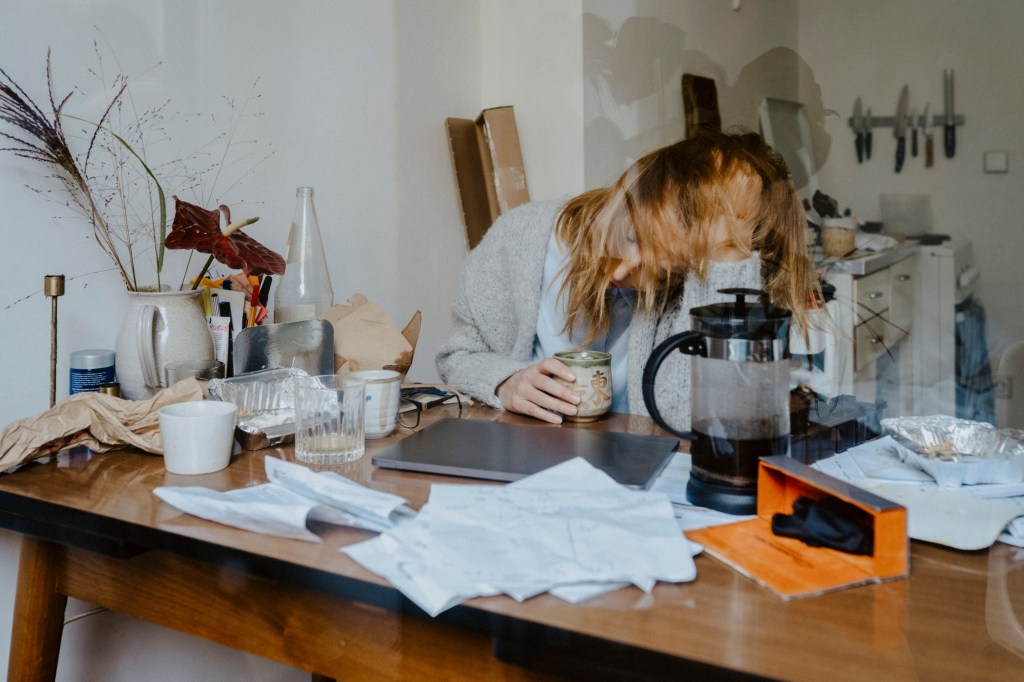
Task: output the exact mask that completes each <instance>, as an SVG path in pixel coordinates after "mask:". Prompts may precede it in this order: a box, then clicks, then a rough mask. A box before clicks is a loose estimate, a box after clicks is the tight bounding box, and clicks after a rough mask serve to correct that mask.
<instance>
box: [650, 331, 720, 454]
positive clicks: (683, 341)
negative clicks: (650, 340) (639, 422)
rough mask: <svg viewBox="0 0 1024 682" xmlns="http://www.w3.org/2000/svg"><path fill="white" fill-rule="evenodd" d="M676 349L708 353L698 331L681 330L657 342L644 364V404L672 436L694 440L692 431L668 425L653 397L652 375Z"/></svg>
mask: <svg viewBox="0 0 1024 682" xmlns="http://www.w3.org/2000/svg"><path fill="white" fill-rule="evenodd" d="M676 349H679V352H680V353H685V354H686V355H700V356H703V357H707V354H708V347H707V344H705V343H704V335H703V334H701V333H700V332H695V331H688V332H682V333H681V334H676V335H675V336H670V337H668V338H667V339H665V340H664V341H662V342H661V343H659V344H658V345H657V347H656V348H655V349H654V351H653V352H652V353H651V357H649V358H647V364H646V365H645V366H644V378H643V396H644V405H646V406H647V411H648V412H650V414H651V418H652V419H653V420H654V423H656V424H657V425H658V426H660V427H661V428H663V429H665V430H666V431H668V432H669V433H671V434H672V435H674V436H677V437H679V438H682V439H684V440H690V441H695V440H697V436H696V435H695V434H694V433H693V432H691V431H677V430H676V429H674V428H672V427H671V426H669V425H668V423H667V422H666V421H665V420H664V419H663V418H662V416H661V412H659V411H658V406H657V404H656V403H655V399H654V377H656V376H657V375H658V369H659V368H660V367H661V363H663V362H665V358H667V357H668V356H669V354H670V353H671V352H672V351H674V350H676Z"/></svg>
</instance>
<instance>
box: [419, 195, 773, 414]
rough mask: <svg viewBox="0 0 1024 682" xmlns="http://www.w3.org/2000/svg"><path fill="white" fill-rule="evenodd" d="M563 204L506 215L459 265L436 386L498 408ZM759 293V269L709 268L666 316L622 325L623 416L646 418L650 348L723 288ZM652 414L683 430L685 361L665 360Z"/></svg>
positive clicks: (526, 337)
mask: <svg viewBox="0 0 1024 682" xmlns="http://www.w3.org/2000/svg"><path fill="white" fill-rule="evenodd" d="M562 203H563V202H542V203H541V202H538V203H532V204H526V205H523V206H519V207H518V208H515V209H512V210H511V211H509V212H507V213H505V214H504V215H502V216H501V217H500V218H499V219H498V220H497V221H496V222H495V223H494V225H492V226H491V228H490V229H489V230H488V231H487V234H486V235H485V237H484V239H483V241H481V242H480V244H479V245H477V247H476V248H475V249H473V251H472V252H470V254H469V256H468V257H467V259H466V264H465V267H464V269H463V272H462V280H461V282H460V285H459V291H458V293H457V294H456V297H455V303H454V306H453V317H454V327H455V331H454V333H453V334H452V336H451V337H450V338H449V339H448V340H447V341H446V342H445V343H444V344H443V345H442V346H441V349H440V350H439V351H438V354H437V370H438V373H439V374H440V376H441V379H442V381H444V382H445V383H447V384H450V385H451V386H453V387H454V388H456V389H458V390H459V391H462V392H464V393H466V394H468V395H470V396H472V397H473V398H474V399H477V400H480V401H482V402H484V403H486V404H488V405H490V406H492V407H497V408H501V403H500V402H499V401H498V398H497V396H495V393H494V391H495V389H497V387H498V385H499V384H500V383H501V382H502V381H504V380H505V379H507V378H508V377H510V376H511V375H513V374H515V373H516V372H518V371H519V370H521V369H524V368H526V367H528V366H530V365H531V364H533V356H532V354H533V342H534V336H535V335H536V326H537V315H538V312H539V307H540V299H541V290H542V288H543V287H544V284H545V283H544V282H543V281H542V278H543V268H544V255H545V253H546V250H547V244H548V240H549V239H550V237H551V232H552V230H553V229H554V226H555V222H556V220H557V218H558V212H559V210H560V209H561V207H562ZM735 286H744V287H754V288H760V287H761V275H760V261H759V260H758V259H757V258H756V257H755V258H750V259H748V260H745V261H742V262H740V263H712V266H711V268H710V272H709V275H708V278H707V279H706V280H703V281H700V280H696V279H692V280H688V281H687V282H686V285H685V287H684V292H683V295H682V297H681V298H680V299H679V300H677V301H676V302H675V303H674V304H673V305H672V306H670V309H669V310H668V311H667V312H666V314H665V315H664V316H663V317H662V318H661V319H660V320H658V319H655V316H654V315H652V314H647V313H644V312H642V311H639V310H638V311H636V312H635V313H634V315H633V319H632V321H631V322H630V325H629V386H628V387H627V390H628V393H629V410H630V412H631V413H633V414H639V415H647V414H648V412H647V408H646V407H645V406H644V401H643V393H642V391H643V387H642V381H643V371H644V365H645V364H646V362H647V358H648V356H650V354H651V351H652V350H653V349H654V346H655V344H657V343H660V342H661V341H663V340H664V339H666V338H668V337H669V336H670V335H671V334H677V333H679V332H682V331H686V330H688V329H689V328H690V315H689V310H690V309H691V308H694V307H697V306H702V305H708V304H709V303H716V302H719V301H724V300H728V298H729V297H727V296H724V295H722V294H719V293H718V289H721V288H725V287H735ZM655 396H656V398H657V402H658V409H659V411H660V412H661V414H662V416H664V417H665V419H666V421H668V422H669V423H670V424H672V425H673V426H675V427H676V428H678V429H681V430H686V429H689V427H690V358H689V357H688V356H686V355H683V354H682V353H673V354H672V355H671V356H670V357H669V358H668V359H667V360H666V361H665V362H664V363H663V364H662V366H661V369H660V370H659V372H658V378H657V381H656V382H655Z"/></svg>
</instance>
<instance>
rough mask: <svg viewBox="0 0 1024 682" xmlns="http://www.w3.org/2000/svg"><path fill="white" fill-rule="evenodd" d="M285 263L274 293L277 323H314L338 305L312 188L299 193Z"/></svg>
mask: <svg viewBox="0 0 1024 682" xmlns="http://www.w3.org/2000/svg"><path fill="white" fill-rule="evenodd" d="M285 261H286V264H285V270H284V275H282V276H281V279H280V281H279V282H278V283H277V286H276V287H275V293H274V322H275V323H280V322H297V321H299V320H312V319H315V318H316V317H318V316H319V315H321V314H322V313H323V312H324V311H325V310H327V309H328V308H330V307H331V306H332V305H334V290H333V289H332V288H331V276H330V274H329V273H328V272H327V259H326V258H325V257H324V244H323V241H322V240H321V239H320V224H319V223H318V222H317V219H316V208H315V207H314V206H313V188H312V187H299V188H298V189H297V190H295V217H294V218H292V227H291V231H290V232H289V234H288V253H287V255H286V256H285Z"/></svg>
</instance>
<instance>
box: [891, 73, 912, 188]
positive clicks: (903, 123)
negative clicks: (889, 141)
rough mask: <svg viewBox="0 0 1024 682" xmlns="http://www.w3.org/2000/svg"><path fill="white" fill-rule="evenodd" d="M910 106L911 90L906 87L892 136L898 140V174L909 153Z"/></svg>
mask: <svg viewBox="0 0 1024 682" xmlns="http://www.w3.org/2000/svg"><path fill="white" fill-rule="evenodd" d="M909 104H910V89H909V88H908V87H907V86H906V85H904V86H903V89H902V90H900V99H899V102H898V103H897V104H896V116H895V120H894V121H893V126H892V135H893V137H895V138H896V172H897V173H899V172H900V171H901V170H902V169H903V158H904V156H906V153H907V106H908V105H909Z"/></svg>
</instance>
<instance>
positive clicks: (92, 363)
mask: <svg viewBox="0 0 1024 682" xmlns="http://www.w3.org/2000/svg"><path fill="white" fill-rule="evenodd" d="M113 381H114V351H112V350H106V349H103V348H92V349H89V350H76V351H72V353H71V379H70V383H69V384H68V393H70V394H71V395H74V394H75V393H88V392H93V393H95V392H96V391H99V390H100V386H101V385H102V384H109V383H112V382H113Z"/></svg>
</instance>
